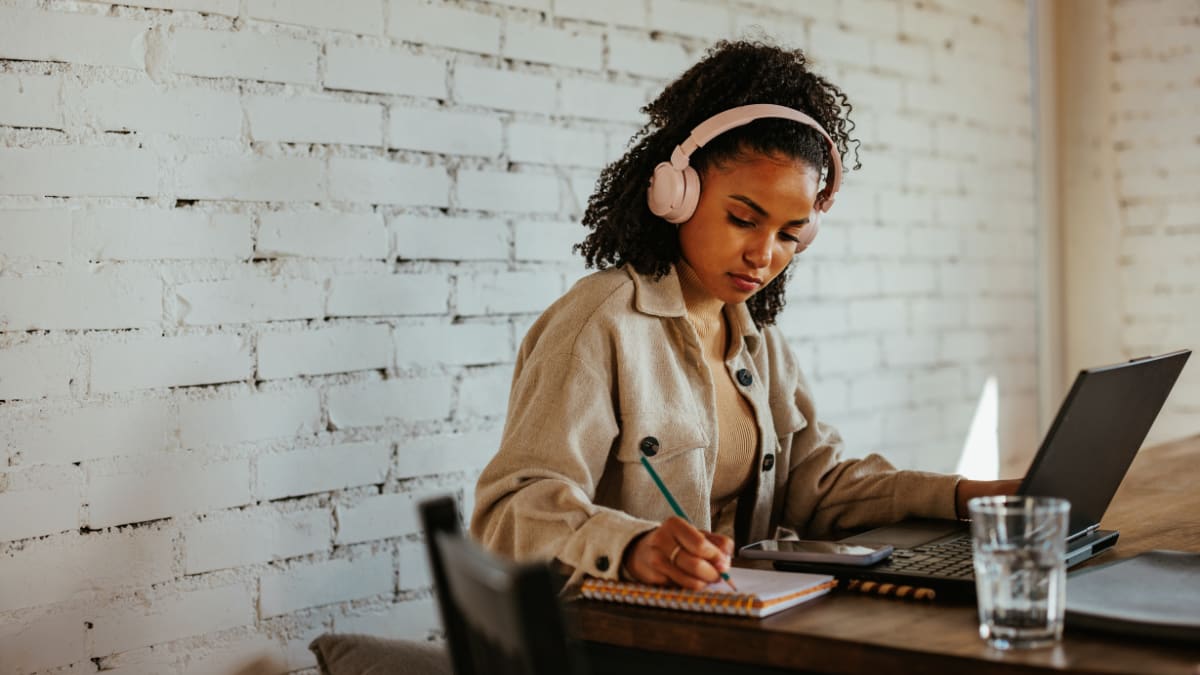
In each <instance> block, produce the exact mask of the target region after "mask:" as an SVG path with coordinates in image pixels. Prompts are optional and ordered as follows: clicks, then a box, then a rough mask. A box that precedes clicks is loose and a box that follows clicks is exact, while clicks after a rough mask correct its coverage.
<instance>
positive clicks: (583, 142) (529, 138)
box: [508, 122, 606, 168]
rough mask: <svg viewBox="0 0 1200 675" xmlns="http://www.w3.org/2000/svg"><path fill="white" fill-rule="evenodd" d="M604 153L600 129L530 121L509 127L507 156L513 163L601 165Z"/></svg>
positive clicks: (603, 139) (604, 162)
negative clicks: (549, 124)
mask: <svg viewBox="0 0 1200 675" xmlns="http://www.w3.org/2000/svg"><path fill="white" fill-rule="evenodd" d="M605 154H606V153H605V137H604V133H603V132H600V131H587V130H575V129H564V128H561V127H552V126H547V125H544V124H533V123H528V122H513V123H512V124H510V125H509V126H508V156H509V158H510V159H511V160H512V161H514V162H531V163H534V164H556V165H561V166H587V167H595V168H600V167H603V166H604V165H605V164H606V157H605Z"/></svg>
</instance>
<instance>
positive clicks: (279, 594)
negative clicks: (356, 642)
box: [258, 553, 395, 618]
mask: <svg viewBox="0 0 1200 675" xmlns="http://www.w3.org/2000/svg"><path fill="white" fill-rule="evenodd" d="M394 576H395V573H394V565H393V563H392V557H391V555H390V554H386V553H382V554H376V555H372V556H362V557H358V558H355V559H338V560H330V561H328V562H323V563H317V564H315V565H304V566H296V567H293V568H292V569H289V570H287V571H284V572H278V573H272V574H264V575H263V576H262V577H261V578H260V579H259V601H258V613H259V616H261V617H262V618H267V617H272V616H279V615H281V614H287V613H289V612H294V611H296V610H298V609H304V608H306V607H318V606H321V605H329V604H333V603H335V602H344V601H347V600H354V599H357V598H366V597H371V596H374V595H383V594H387V595H389V596H390V595H391V593H392V591H393V589H394V586H395V581H394Z"/></svg>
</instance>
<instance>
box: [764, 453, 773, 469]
mask: <svg viewBox="0 0 1200 675" xmlns="http://www.w3.org/2000/svg"><path fill="white" fill-rule="evenodd" d="M773 468H775V455H772V454H770V453H767V455H766V456H765V457H763V471H770V470H771V469H773Z"/></svg>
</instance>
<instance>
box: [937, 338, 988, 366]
mask: <svg viewBox="0 0 1200 675" xmlns="http://www.w3.org/2000/svg"><path fill="white" fill-rule="evenodd" d="M941 343H942V346H941V349H940V350H939V355H940V356H941V359H942V360H943V361H947V362H951V363H970V362H973V361H980V360H983V359H986V358H987V357H988V339H987V333H986V332H981V331H944V332H942V334H941Z"/></svg>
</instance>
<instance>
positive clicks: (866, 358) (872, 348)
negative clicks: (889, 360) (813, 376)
mask: <svg viewBox="0 0 1200 675" xmlns="http://www.w3.org/2000/svg"><path fill="white" fill-rule="evenodd" d="M817 353H818V354H819V355H820V361H819V362H818V364H817V367H816V372H817V373H818V374H820V376H821V377H826V376H828V375H831V374H840V373H864V372H870V371H873V370H878V368H879V366H880V365H882V363H883V354H882V352H881V350H880V348H879V338H878V337H876V336H868V337H853V338H843V339H841V340H826V341H824V342H821V343H820V344H819V345H818V346H817Z"/></svg>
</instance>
